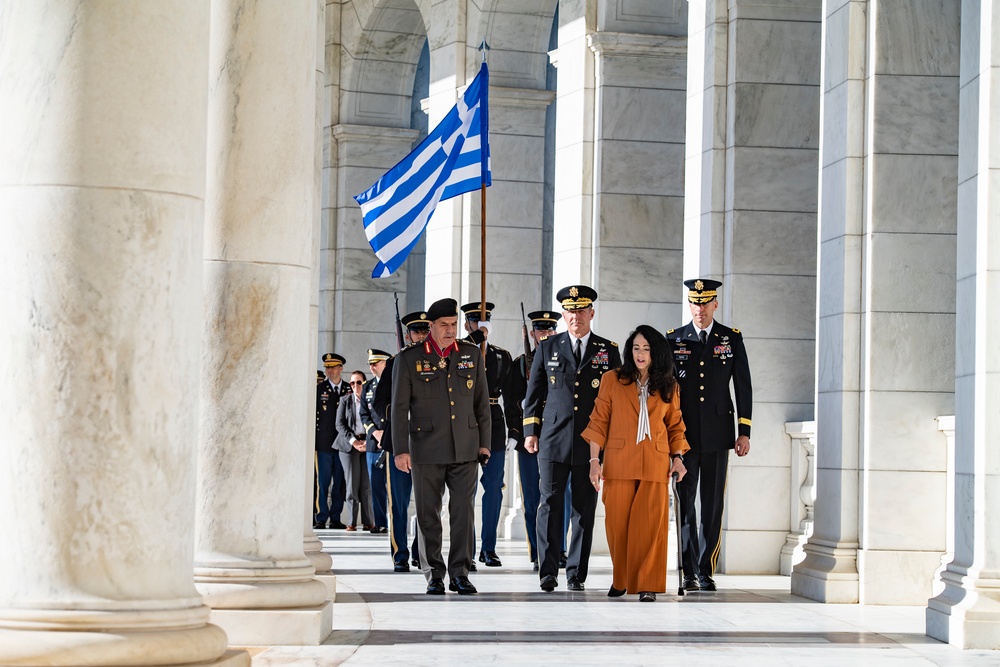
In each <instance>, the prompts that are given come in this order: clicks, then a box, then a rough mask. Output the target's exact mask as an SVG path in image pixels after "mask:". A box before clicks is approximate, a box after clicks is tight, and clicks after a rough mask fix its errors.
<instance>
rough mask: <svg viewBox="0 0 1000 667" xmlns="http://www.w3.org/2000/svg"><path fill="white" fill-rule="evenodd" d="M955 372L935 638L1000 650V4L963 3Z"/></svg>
mask: <svg viewBox="0 0 1000 667" xmlns="http://www.w3.org/2000/svg"><path fill="white" fill-rule="evenodd" d="M961 43H962V67H961V88H960V99H961V124H960V137H959V146H960V148H959V175H958V181H959V185H958V253H957V259H958V284H957V299H956V302H957V306H958V307H957V312H956V322H957V323H958V327H957V330H956V332H955V333H956V336H955V340H956V345H955V348H956V368H955V376H956V378H955V544H954V548H955V557H954V559H952V561H951V562H950V563H949V564H948V566H947V568H946V569H945V571H944V572H943V573H942V574H941V581H942V582H943V583H944V586H945V588H944V591H943V592H942V593H941V594H940V595H938V596H937V597H935V598H933V599H931V600H930V601H929V603H928V605H927V634H928V635H930V636H931V637H934V638H936V639H940V640H941V641H946V642H949V643H950V644H954V645H956V646H961V647H962V648H989V649H995V648H1000V528H998V526H1000V521H998V518H1000V412H998V411H997V405H1000V357H998V355H997V346H996V341H995V340H994V338H995V336H996V330H997V323H998V321H1000V243H998V241H997V234H998V232H1000V207H998V205H997V195H998V193H1000V170H998V167H997V165H998V154H997V151H998V149H1000V143H998V141H997V136H998V133H1000V115H998V109H1000V97H998V93H1000V90H998V88H997V81H998V79H1000V77H998V72H1000V68H998V66H997V63H998V59H997V49H998V48H1000V4H998V3H997V2H995V1H993V0H965V2H963V3H962V37H961Z"/></svg>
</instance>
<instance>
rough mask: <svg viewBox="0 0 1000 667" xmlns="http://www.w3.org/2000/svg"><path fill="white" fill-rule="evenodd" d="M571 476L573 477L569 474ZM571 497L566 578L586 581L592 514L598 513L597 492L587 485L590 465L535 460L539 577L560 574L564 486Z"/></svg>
mask: <svg viewBox="0 0 1000 667" xmlns="http://www.w3.org/2000/svg"><path fill="white" fill-rule="evenodd" d="M571 473H572V474H571ZM567 482H568V483H569V486H570V494H571V496H572V499H571V502H570V504H571V506H572V507H573V516H572V518H571V519H570V526H571V527H572V534H571V536H570V542H569V552H568V553H567V555H566V578H567V580H568V579H571V578H573V577H576V578H577V579H579V580H580V581H586V580H587V572H588V570H589V567H590V547H591V545H592V544H593V542H594V513H595V512H596V511H597V490H596V489H594V486H593V485H592V484H591V483H590V464H589V463H588V464H584V465H570V464H569V463H557V462H554V461H543V460H541V459H539V461H538V490H539V495H540V501H539V503H538V515H537V518H536V533H537V535H536V539H537V540H538V559H539V560H538V576H539V578H543V577H545V576H546V575H552V576H553V577H555V576H558V574H559V552H560V551H561V550H562V541H563V536H564V535H565V534H566V531H565V528H564V527H563V504H564V498H565V494H566V484H567Z"/></svg>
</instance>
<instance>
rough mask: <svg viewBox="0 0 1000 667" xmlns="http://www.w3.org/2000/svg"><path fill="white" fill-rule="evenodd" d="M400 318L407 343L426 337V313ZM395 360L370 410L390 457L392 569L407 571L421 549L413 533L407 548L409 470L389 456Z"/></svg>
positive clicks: (387, 366)
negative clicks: (411, 542) (378, 425)
mask: <svg viewBox="0 0 1000 667" xmlns="http://www.w3.org/2000/svg"><path fill="white" fill-rule="evenodd" d="M400 321H401V323H402V326H403V331H404V334H403V335H404V337H405V341H406V344H407V345H418V344H420V343H423V342H424V341H425V340H427V336H428V334H429V333H430V322H429V321H428V320H427V313H425V312H424V311H422V310H418V311H416V312H413V313H408V314H406V315H404V316H403V317H402V318H400ZM395 360H396V357H392V358H391V359H389V360H388V361H387V362H385V370H383V371H382V379H381V380H379V383H378V386H377V387H376V388H375V397H374V400H373V402H372V413H373V414H374V415H376V416H377V418H378V419H380V420H381V421H382V425H383V426H382V428H383V430H382V433H381V434H380V435H379V434H376V437H379V438H380V440H379V444H381V445H382V449H383V450H385V451H386V452H387V456H389V458H390V461H389V462H388V463H387V464H386V466H385V467H386V470H388V479H389V493H388V499H389V548H390V550H391V552H392V563H393V571H394V572H409V571H410V565H409V563H413V566H414V567H420V552H419V550H418V549H417V536H416V535H414V536H413V546H412V550H411V549H407V545H408V544H409V542H408V538H407V527H408V525H409V510H410V497H411V496H412V493H413V479H412V477H411V476H410V473H408V472H403V471H402V470H400V469H399V468H397V467H396V466H395V465H394V464H393V462H392V460H391V459H392V458H393V451H392V450H393V447H392V416H391V414H390V413H391V410H390V407H389V406H390V403H391V402H392V366H393V363H394V362H395ZM408 561H409V562H408Z"/></svg>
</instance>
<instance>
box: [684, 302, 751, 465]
mask: <svg viewBox="0 0 1000 667" xmlns="http://www.w3.org/2000/svg"><path fill="white" fill-rule="evenodd" d="M667 342H668V343H669V345H670V351H671V354H672V356H673V360H674V369H675V371H676V373H677V382H678V383H679V384H680V387H681V413H682V414H683V415H684V425H685V426H686V427H687V433H686V435H687V440H688V443H689V444H690V445H691V449H692V451H695V452H717V451H722V450H725V449H732V448H733V447H735V445H736V433H735V432H734V423H733V422H734V419H733V401H732V398H731V396H730V393H729V383H730V381H732V383H733V387H734V389H735V393H736V411H735V412H736V415H737V417H738V418H739V435H745V436H747V437H750V425H751V421H750V413H751V408H752V405H753V389H752V387H751V385H750V363H749V362H748V361H747V351H746V347H744V345H743V334H741V333H740V331H739V329H730V328H729V327H727V326H723V325H722V324H720V323H719V322H715V323H714V324H712V332H711V333H710V334H709V335H708V343H707V345H702V344H701V341H699V340H698V333H697V331H696V330H695V328H694V324H692V323H690V322H689V323H688V324H687V326H684V327H681V328H680V329H671V330H670V331H668V332H667Z"/></svg>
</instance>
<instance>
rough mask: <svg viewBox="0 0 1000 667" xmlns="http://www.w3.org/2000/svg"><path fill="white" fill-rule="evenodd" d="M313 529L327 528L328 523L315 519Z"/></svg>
mask: <svg viewBox="0 0 1000 667" xmlns="http://www.w3.org/2000/svg"><path fill="white" fill-rule="evenodd" d="M313 530H326V523H320V522H319V521H313Z"/></svg>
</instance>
